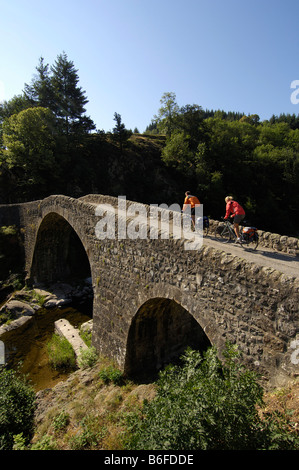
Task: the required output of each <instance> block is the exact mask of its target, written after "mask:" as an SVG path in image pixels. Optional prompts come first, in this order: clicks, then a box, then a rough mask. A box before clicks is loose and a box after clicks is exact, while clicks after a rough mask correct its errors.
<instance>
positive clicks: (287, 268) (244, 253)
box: [203, 236, 299, 278]
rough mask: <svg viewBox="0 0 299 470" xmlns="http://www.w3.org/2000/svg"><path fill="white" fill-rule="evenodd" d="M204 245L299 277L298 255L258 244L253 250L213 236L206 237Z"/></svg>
mask: <svg viewBox="0 0 299 470" xmlns="http://www.w3.org/2000/svg"><path fill="white" fill-rule="evenodd" d="M203 245H204V246H211V247H213V248H216V249H218V250H222V251H225V252H226V253H231V254H232V255H233V256H239V257H240V258H244V259H245V260H247V261H249V262H252V263H256V264H259V265H261V266H266V267H270V268H273V269H276V270H277V271H280V272H282V273H284V274H287V275H288V276H294V277H298V278H299V258H298V257H296V256H292V255H289V254H287V253H281V252H278V251H274V250H272V249H270V248H266V247H263V246H258V247H257V249H256V250H253V249H251V248H250V247H247V246H246V247H243V246H240V245H237V244H235V243H233V242H231V243H223V242H220V241H217V240H215V238H214V237H213V236H206V237H204V240H203Z"/></svg>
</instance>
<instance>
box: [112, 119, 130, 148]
mask: <svg viewBox="0 0 299 470" xmlns="http://www.w3.org/2000/svg"><path fill="white" fill-rule="evenodd" d="M114 121H115V123H116V125H115V127H114V128H113V134H114V136H115V137H116V139H117V141H118V143H119V147H120V153H122V151H123V146H124V144H125V143H126V141H127V140H128V139H129V137H130V136H131V135H132V131H129V130H128V129H126V126H125V125H124V123H123V122H122V121H121V115H120V114H118V113H114Z"/></svg>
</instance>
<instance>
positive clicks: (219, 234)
mask: <svg viewBox="0 0 299 470" xmlns="http://www.w3.org/2000/svg"><path fill="white" fill-rule="evenodd" d="M215 238H216V239H217V240H219V241H222V242H223V243H228V242H229V241H230V240H231V238H232V235H231V232H230V230H229V228H228V227H227V226H226V225H223V226H221V225H220V226H218V227H216V229H215Z"/></svg>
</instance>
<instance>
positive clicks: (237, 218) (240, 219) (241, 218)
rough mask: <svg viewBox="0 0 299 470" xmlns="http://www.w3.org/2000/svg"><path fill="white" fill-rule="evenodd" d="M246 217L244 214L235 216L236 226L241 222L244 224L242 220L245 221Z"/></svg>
mask: <svg viewBox="0 0 299 470" xmlns="http://www.w3.org/2000/svg"><path fill="white" fill-rule="evenodd" d="M244 217H245V215H244V214H241V215H235V217H234V223H235V224H239V223H240V222H242V220H243V219H244Z"/></svg>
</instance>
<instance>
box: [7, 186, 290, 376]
mask: <svg viewBox="0 0 299 470" xmlns="http://www.w3.org/2000/svg"><path fill="white" fill-rule="evenodd" d="M103 204H109V205H110V207H113V208H114V207H115V208H116V207H117V204H118V199H117V198H113V197H109V196H101V195H89V196H84V197H83V198H80V199H74V198H70V197H66V196H59V195H58V196H50V197H48V198H46V199H43V200H40V201H34V202H29V203H24V204H13V205H2V206H0V225H17V226H19V227H20V228H21V231H22V233H23V235H24V246H25V271H26V275H27V280H28V282H29V281H31V282H32V283H33V284H34V283H46V284H47V283H52V282H54V281H55V282H56V281H67V280H68V279H69V278H70V277H71V276H81V278H83V277H87V276H91V277H92V283H93V292H94V300H93V334H92V338H93V344H94V346H95V347H96V349H97V350H98V352H99V353H100V354H102V355H105V356H110V357H113V358H114V359H115V360H116V361H117V363H118V364H119V366H120V367H121V368H122V369H123V370H124V371H125V373H127V374H128V375H132V376H134V375H142V374H143V373H144V374H146V375H148V376H149V375H151V374H152V373H155V372H156V371H157V370H158V369H160V368H161V367H163V366H164V365H165V364H167V363H168V362H170V361H174V360H176V359H177V358H178V357H179V356H180V355H181V354H182V353H183V351H184V350H185V348H186V347H187V346H190V347H192V348H194V349H198V350H205V349H206V348H207V347H208V346H210V345H214V346H215V347H216V348H217V349H218V351H219V352H220V354H221V351H223V348H224V346H225V343H226V341H230V342H232V343H235V344H236V345H237V346H238V349H239V350H240V352H241V353H242V357H243V361H244V363H245V364H246V365H247V366H249V367H252V368H254V369H256V370H257V371H258V372H259V373H261V374H262V376H264V377H265V378H266V380H267V381H269V382H270V383H271V384H273V385H279V384H283V383H284V382H285V381H289V380H290V379H293V378H294V377H295V376H296V375H297V374H298V362H299V336H298V300H299V295H298V294H299V271H298V259H299V258H298V253H299V250H298V248H299V244H298V240H297V239H288V238H287V237H280V236H279V235H276V236H274V235H273V234H266V233H265V232H261V233H260V237H261V245H262V247H264V248H263V251H262V253H261V251H260V250H258V253H259V255H260V256H262V255H263V256H262V261H261V260H260V259H258V253H257V254H254V255H253V254H252V253H249V255H250V257H248V256H247V254H246V251H245V250H243V249H242V248H239V247H237V250H238V251H235V252H234V251H233V247H228V246H224V245H223V244H220V243H216V242H215V241H214V240H213V236H208V237H205V238H204V243H203V246H202V247H201V248H200V249H198V250H185V249H184V241H183V240H182V239H175V238H168V239H164V238H163V237H162V235H161V233H162V232H161V231H160V232H159V236H158V238H156V239H149V237H147V238H145V239H144V238H143V239H142V238H138V237H137V238H136V239H130V238H125V237H122V238H121V237H119V236H117V234H119V233H120V232H119V228H121V227H122V228H123V225H122V224H123V222H124V220H125V219H124V218H123V214H120V213H119V212H118V213H117V214H116V220H115V233H116V237H115V238H114V239H113V238H110V239H108V238H106V239H99V237H98V236H96V227H97V224H98V222H99V221H101V220H103V219H101V216H100V215H99V213H98V212H97V207H98V206H99V205H103ZM131 205H132V203H131V202H130V201H125V209H126V210H127V209H128V208H129V207H130V206H131ZM145 207H146V210H147V213H149V212H148V211H149V206H145ZM126 223H127V224H128V218H127V219H126ZM215 224H216V222H215V221H211V226H212V227H213V226H214V225H215ZM145 225H146V224H145ZM280 242H281V243H280ZM269 243H271V244H272V248H271V247H270V248H269ZM266 245H268V248H267V247H266ZM274 245H275V246H274ZM280 245H281V246H280ZM282 248H285V251H286V253H282V251H280V252H278V251H277V250H282ZM275 249H276V251H275ZM266 250H268V251H266ZM249 251H250V250H249ZM287 251H289V252H291V255H290V254H288V253H287ZM264 253H268V255H267V256H266V255H264ZM275 253H277V254H278V258H279V259H280V262H281V264H280V265H278V269H277V267H274V268H273V267H272V265H271V262H272V260H273V262H274V260H275V256H274V255H275ZM270 255H271V256H270ZM255 257H256V258H255ZM287 260H289V265H291V266H292V269H293V271H291V274H290V273H289V272H288V271H287V270H285V271H284V268H280V266H287Z"/></svg>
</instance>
